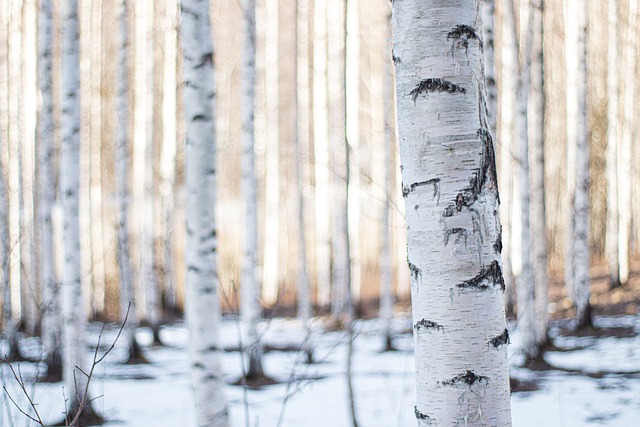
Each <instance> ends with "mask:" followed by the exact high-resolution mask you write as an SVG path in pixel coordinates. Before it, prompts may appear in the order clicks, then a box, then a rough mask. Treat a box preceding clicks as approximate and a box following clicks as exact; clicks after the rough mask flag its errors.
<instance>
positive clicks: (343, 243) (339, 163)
mask: <svg viewBox="0 0 640 427" xmlns="http://www.w3.org/2000/svg"><path fill="white" fill-rule="evenodd" d="M345 5H346V0H340V1H333V2H329V5H328V10H327V28H328V34H329V35H328V46H329V55H328V58H329V61H328V72H327V76H328V87H329V141H330V142H329V144H330V147H331V154H332V162H331V163H332V200H333V201H332V203H331V206H332V215H331V221H332V223H331V254H332V263H331V267H332V269H331V270H332V275H331V287H332V294H331V316H332V317H333V320H334V321H335V322H336V324H337V325H344V324H345V323H344V322H346V320H347V319H346V315H347V311H348V310H349V307H348V306H347V299H348V295H347V294H348V293H349V292H350V289H349V285H350V283H349V282H350V277H349V275H350V258H349V253H348V252H347V249H348V246H349V232H348V218H347V215H348V207H347V204H346V200H347V168H348V164H347V156H348V153H347V151H348V146H347V145H346V144H345V140H346V133H345V132H346V115H345V110H346V104H345V85H346V81H345V58H346V55H345V45H346V43H345V42H346V26H345V22H346V6H345Z"/></svg>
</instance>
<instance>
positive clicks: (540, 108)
mask: <svg viewBox="0 0 640 427" xmlns="http://www.w3.org/2000/svg"><path fill="white" fill-rule="evenodd" d="M530 6H531V7H530V9H529V13H531V14H532V15H533V16H532V23H531V25H532V26H533V34H532V37H533V39H532V50H531V90H530V94H531V95H530V96H531V97H530V101H529V102H530V104H529V105H530V111H529V116H530V119H529V123H530V128H529V141H530V142H529V150H530V151H529V152H530V154H531V157H530V160H529V164H530V175H531V251H532V259H531V262H532V266H533V281H534V283H535V336H536V345H537V347H538V350H541V349H542V347H544V346H545V345H546V344H547V342H548V336H547V333H548V328H549V312H548V305H549V297H548V294H549V289H548V288H549V285H548V283H549V278H548V275H547V268H548V260H547V252H548V246H547V227H546V208H545V180H544V168H545V161H544V144H545V141H544V130H545V118H544V116H545V110H544V105H545V88H544V55H543V41H544V37H543V15H544V0H532V1H531V3H530Z"/></svg>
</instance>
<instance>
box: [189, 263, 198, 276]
mask: <svg viewBox="0 0 640 427" xmlns="http://www.w3.org/2000/svg"><path fill="white" fill-rule="evenodd" d="M187 270H189V271H192V272H194V273H196V274H200V269H199V268H198V267H196V266H195V265H190V266H189V267H188V268H187Z"/></svg>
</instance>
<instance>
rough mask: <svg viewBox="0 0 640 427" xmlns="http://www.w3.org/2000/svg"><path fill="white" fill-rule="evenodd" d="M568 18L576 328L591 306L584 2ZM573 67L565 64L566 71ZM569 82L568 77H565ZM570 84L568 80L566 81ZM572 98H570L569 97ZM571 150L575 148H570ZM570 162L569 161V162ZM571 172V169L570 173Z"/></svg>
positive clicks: (573, 4)
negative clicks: (573, 34)
mask: <svg viewBox="0 0 640 427" xmlns="http://www.w3.org/2000/svg"><path fill="white" fill-rule="evenodd" d="M566 12H567V14H568V15H567V17H568V19H569V21H570V22H572V23H573V21H574V20H575V27H573V28H568V29H567V31H572V30H573V31H575V32H576V36H577V37H576V38H577V39H576V43H575V45H571V44H569V45H567V46H566V49H567V55H569V56H573V57H574V58H573V59H574V60H575V61H574V62H573V64H575V69H574V71H573V72H574V73H575V74H574V76H575V80H574V82H572V84H574V85H575V86H574V89H575V91H574V92H570V93H567V107H568V108H567V109H568V110H569V107H571V111H573V112H575V114H576V117H575V123H574V122H569V120H568V121H567V122H568V124H567V126H568V129H569V127H570V126H572V125H575V129H573V130H572V131H571V132H573V133H572V134H571V135H572V136H573V135H575V139H571V138H568V148H569V149H572V150H575V159H574V160H575V163H571V162H569V163H568V170H567V173H568V175H569V176H573V178H572V179H575V181H574V182H573V187H574V188H575V190H574V193H573V197H572V200H571V213H572V215H571V217H572V218H573V227H574V234H573V235H571V236H567V239H569V241H567V243H568V247H571V246H573V250H572V251H570V252H569V253H567V255H568V258H565V264H569V267H566V266H565V271H566V270H567V268H569V269H570V270H571V271H570V277H569V278H570V279H571V280H570V281H568V282H567V286H569V287H570V288H571V297H572V299H573V303H574V306H575V310H576V320H577V326H578V327H587V326H591V306H590V304H589V296H590V293H591V291H590V280H589V256H590V250H589V141H588V138H587V1H586V0H572V1H570V2H569V4H568V7H567V11H566ZM570 67H572V64H571V63H568V64H567V69H568V70H569V69H570ZM567 78H568V79H569V77H567ZM568 81H570V80H568ZM570 96H573V97H570ZM572 146H573V147H574V148H572ZM569 160H570V161H571V160H572V159H569ZM571 168H574V169H573V171H572V170H571Z"/></svg>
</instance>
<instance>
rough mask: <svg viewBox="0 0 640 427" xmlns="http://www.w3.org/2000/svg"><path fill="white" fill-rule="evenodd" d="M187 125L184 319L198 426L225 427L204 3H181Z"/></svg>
mask: <svg viewBox="0 0 640 427" xmlns="http://www.w3.org/2000/svg"><path fill="white" fill-rule="evenodd" d="M180 4H181V11H182V22H181V24H180V35H181V37H180V38H181V44H182V53H183V55H184V62H183V76H184V106H185V121H186V145H185V174H186V177H185V180H186V187H187V207H186V232H187V242H186V252H185V263H186V269H187V272H186V317H187V325H188V328H189V333H190V336H191V338H190V340H189V352H190V355H191V377H192V380H191V381H192V387H193V390H194V397H195V401H196V410H197V417H198V423H199V425H200V426H202V427H223V426H227V425H228V422H229V421H228V413H227V405H226V401H225V398H224V381H223V377H222V374H221V371H220V358H219V354H218V352H219V347H218V328H219V322H220V301H219V299H218V284H219V280H218V271H217V269H218V265H217V259H218V253H217V243H218V239H217V236H216V224H215V198H216V177H215V174H216V167H215V166H216V163H215V160H216V156H215V155H216V146H215V144H216V138H215V126H214V120H213V112H214V109H215V79H214V69H213V55H214V51H213V40H212V34H211V24H210V20H209V1H208V0H181V3H180Z"/></svg>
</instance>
